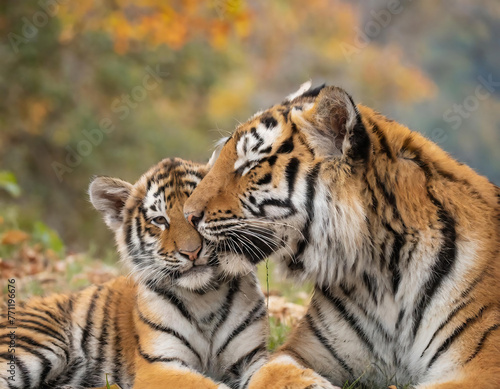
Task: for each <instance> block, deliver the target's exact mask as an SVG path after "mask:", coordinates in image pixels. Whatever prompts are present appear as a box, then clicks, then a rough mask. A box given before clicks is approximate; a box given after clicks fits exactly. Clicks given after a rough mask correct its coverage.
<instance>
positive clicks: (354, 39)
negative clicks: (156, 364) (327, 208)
mask: <svg viewBox="0 0 500 389" xmlns="http://www.w3.org/2000/svg"><path fill="white" fill-rule="evenodd" d="M389 3H391V4H393V5H394V4H395V3H394V2H389ZM389 3H388V2H386V1H382V0H372V1H368V2H365V1H361V0H359V1H350V2H347V1H340V0H311V1H308V2H307V3H304V2H301V1H299V0H292V1H284V0H277V1H264V0H257V1H252V2H246V1H243V0H209V1H201V0H171V1H158V0H144V1H141V2H134V1H131V0H103V1H100V2H96V1H91V0H79V1H68V0H24V1H15V0H6V1H3V2H2V3H1V4H0V35H1V36H2V40H1V42H0V56H1V61H0V94H1V96H2V98H1V99H0V169H3V170H4V171H5V173H4V174H5V175H6V176H5V177H7V176H8V177H7V179H5V180H4V181H3V182H4V186H3V187H2V186H1V185H2V184H1V182H2V179H1V174H2V173H0V216H1V217H2V218H3V219H2V220H4V227H3V230H2V232H1V233H2V235H1V236H0V239H2V240H3V243H2V245H3V246H6V245H7V246H8V245H9V243H8V242H9V241H12V240H16V239H18V240H19V242H17V243H16V244H14V246H15V247H17V250H18V251H16V252H17V254H15V253H14V252H10V251H9V250H4V251H2V253H1V254H0V255H2V256H3V257H4V259H5V256H10V257H11V259H12V258H13V256H15V255H20V256H21V257H22V258H21V257H19V260H20V261H25V262H26V261H27V263H29V261H30V259H29V258H31V257H33V255H31V254H29V253H26V250H25V251H23V250H24V249H23V248H22V247H23V245H27V246H29V247H33V245H32V244H31V243H30V242H31V239H32V237H33V236H34V235H33V234H34V231H35V230H36V227H35V226H36V225H38V226H39V228H41V227H40V225H43V226H45V227H46V228H47V229H48V230H47V231H49V230H50V231H52V233H53V234H55V235H56V236H60V237H61V242H64V246H65V247H66V248H67V250H66V253H71V252H74V251H87V250H88V247H89V246H92V247H94V248H95V252H97V253H99V254H102V253H105V252H106V250H108V249H112V244H111V240H112V237H111V234H110V233H109V232H106V230H105V227H104V225H103V223H102V222H101V221H100V220H99V217H98V215H97V213H96V212H94V211H93V209H92V208H91V206H90V204H89V202H88V199H87V195H86V189H87V185H88V182H89V179H90V177H91V176H92V175H94V174H106V175H111V176H118V177H121V178H123V179H126V180H129V181H135V180H136V179H137V178H138V177H139V175H140V174H141V173H142V172H144V171H145V170H146V169H147V168H148V167H149V166H150V165H152V164H154V163H156V162H157V161H158V160H160V159H161V158H164V157H166V156H180V157H184V158H188V159H195V160H198V161H204V160H206V159H207V158H208V157H209V155H210V152H211V146H212V144H213V141H214V140H216V139H217V138H219V137H220V136H221V135H224V134H227V132H229V131H231V130H232V129H233V128H234V127H235V125H236V124H237V123H238V121H244V120H246V118H247V117H249V116H250V115H251V114H252V113H253V112H255V111H256V110H258V109H261V108H265V107H267V106H270V105H272V104H275V103H276V102H279V101H281V100H282V99H283V97H284V96H285V95H287V94H288V93H290V92H293V91H294V90H295V89H296V88H297V87H298V85H299V84H301V83H302V82H304V81H306V80H308V79H310V78H312V79H313V81H314V83H315V84H319V83H321V82H328V83H330V84H336V85H340V86H343V87H345V88H346V89H347V90H348V91H350V92H351V93H352V94H353V96H354V98H355V100H356V101H358V102H361V103H364V104H367V105H370V106H372V107H374V108H376V109H377V110H379V111H381V112H384V113H386V114H388V115H389V116H392V117H393V118H395V119H396V120H399V121H401V122H403V123H405V124H407V125H409V126H410V127H412V128H414V129H415V130H420V131H422V132H423V133H425V134H426V135H427V136H429V137H431V138H433V139H434V140H435V141H436V142H438V143H440V145H441V146H442V147H443V148H445V149H446V150H448V151H450V152H451V153H452V154H453V155H455V156H457V157H458V158H460V159H461V160H462V161H463V162H466V163H469V164H471V165H472V166H473V167H474V168H476V169H478V170H479V171H481V172H482V173H483V174H486V175H488V176H489V177H490V178H491V179H492V180H494V181H495V182H497V183H499V182H500V171H499V170H500V169H499V165H500V154H499V153H498V152H497V151H496V149H497V147H498V145H499V131H498V130H499V127H500V125H499V123H500V117H499V116H498V112H499V111H500V98H499V97H500V88H499V87H498V86H494V87H492V90H491V91H490V96H489V98H487V99H484V100H481V101H480V104H478V106H477V107H476V108H474V109H473V110H471V111H470V112H469V111H467V112H466V114H467V115H468V116H465V115H464V116H463V117H462V118H461V122H460V123H458V122H457V121H456V120H455V121H454V122H450V121H447V120H446V118H447V117H449V116H446V113H447V112H448V111H449V110H452V113H453V114H454V115H455V114H456V113H455V112H454V111H453V109H454V108H453V107H454V104H463V103H464V102H465V99H467V97H468V96H470V95H473V94H474V90H475V88H476V86H477V85H478V83H479V81H478V77H480V76H483V77H486V78H487V77H489V76H491V77H492V79H493V80H496V81H495V82H497V81H500V73H499V72H500V71H499V69H500V66H498V65H499V64H500V50H499V47H498V44H499V42H498V36H499V34H500V26H499V22H498V20H500V9H499V8H500V7H498V4H497V2H495V1H494V0H491V1H486V0H482V1H479V2H473V1H466V0H459V1H454V2H451V1H445V2H434V1H431V0H422V1H420V2H411V1H403V0H402V1H400V2H396V3H397V4H396V5H397V7H396V8H390V7H393V6H390V5H389ZM464 26H467V28H465V27H464ZM457 124H459V125H457ZM16 179H17V181H16ZM9 180H10V181H9ZM13 180H14V181H15V186H13V182H14V181H13ZM13 187H17V188H18V189H19V193H17V194H15V195H13V193H12V190H14V191H16V189H12V188H13ZM9 188H10V189H9ZM6 223H7V224H6ZM37 223H42V224H37ZM0 226H1V225H0ZM22 233H25V234H27V236H26V237H24V236H23V235H22ZM35 235H36V234H35ZM21 238H23V239H24V238H26V240H24V241H23V239H21ZM33 244H35V245H36V243H33ZM40 244H41V243H40ZM61 244H62V243H61ZM37 247H38V246H37ZM47 247H49V248H50V244H49V245H45V246H43V244H42V246H40V247H38V248H34V250H35V251H36V252H37V253H38V254H40V255H41V256H43V257H47V258H49V259H50V258H53V254H52V253H49V252H46V250H47ZM37 250H38V251H37ZM38 254H37V255H38ZM57 255H59V256H60V257H61V258H62V257H63V254H62V253H60V254H56V256H57ZM64 255H65V254H64ZM35 256H36V255H35ZM26 258H28V259H26ZM56 262H57V259H56ZM4 263H5V261H4ZM23 263H24V262H23Z"/></svg>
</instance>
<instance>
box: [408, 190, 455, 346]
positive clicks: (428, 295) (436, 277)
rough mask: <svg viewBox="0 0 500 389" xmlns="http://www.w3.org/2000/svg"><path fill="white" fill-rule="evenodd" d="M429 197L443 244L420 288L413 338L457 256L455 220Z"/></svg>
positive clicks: (438, 203) (432, 197) (437, 202)
mask: <svg viewBox="0 0 500 389" xmlns="http://www.w3.org/2000/svg"><path fill="white" fill-rule="evenodd" d="M429 196H430V198H431V201H432V202H433V203H434V205H435V206H436V207H437V214H438V218H439V220H440V221H441V223H442V225H443V227H442V228H441V233H442V235H443V242H442V244H441V248H440V250H439V254H438V258H437V260H436V261H435V262H434V264H433V265H432V267H431V269H430V271H429V274H430V276H429V279H428V280H427V282H426V283H425V285H424V287H423V288H422V295H421V297H420V301H419V302H418V304H417V306H416V307H415V310H414V316H415V321H414V322H413V337H415V336H416V334H417V331H418V329H419V327H420V323H421V322H422V319H423V316H424V313H425V310H426V308H427V307H428V305H429V304H430V302H431V301H432V299H433V297H434V295H435V294H436V292H437V290H438V289H439V287H440V286H441V284H442V283H443V281H444V279H445V278H446V277H447V276H448V275H449V274H450V273H451V271H452V269H453V267H454V264H455V260H456V255H457V247H456V242H455V241H456V238H457V232H456V230H455V224H456V222H455V219H453V217H452V216H451V215H450V214H449V213H448V212H447V211H446V210H445V209H444V207H443V205H442V204H441V203H440V202H439V201H438V200H437V199H436V198H435V197H434V196H432V194H431V193H430V192H429Z"/></svg>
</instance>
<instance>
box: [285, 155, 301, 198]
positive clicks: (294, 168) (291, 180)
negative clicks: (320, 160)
mask: <svg viewBox="0 0 500 389" xmlns="http://www.w3.org/2000/svg"><path fill="white" fill-rule="evenodd" d="M299 165H300V161H299V159H298V158H292V159H291V160H290V161H289V162H288V164H287V165H286V168H285V177H286V181H287V182H288V196H289V197H291V196H292V193H293V190H294V187H295V180H296V179H297V173H298V171H299Z"/></svg>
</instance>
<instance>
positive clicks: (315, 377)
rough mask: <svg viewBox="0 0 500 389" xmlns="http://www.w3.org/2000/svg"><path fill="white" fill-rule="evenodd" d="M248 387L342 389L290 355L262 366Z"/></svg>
mask: <svg viewBox="0 0 500 389" xmlns="http://www.w3.org/2000/svg"><path fill="white" fill-rule="evenodd" d="M248 389H340V388H339V387H338V386H334V385H332V384H331V383H330V382H328V381H327V380H326V379H325V378H323V377H321V376H320V375H319V374H317V373H315V372H314V371H313V370H311V369H306V368H303V367H301V366H300V365H298V364H297V363H296V362H295V361H294V360H293V359H292V358H290V357H285V356H282V357H278V358H277V359H275V360H273V361H271V362H269V363H267V364H266V365H264V366H262V367H261V368H260V369H259V370H258V371H257V372H256V373H255V375H254V376H253V378H252V380H251V381H250V384H249V385H248Z"/></svg>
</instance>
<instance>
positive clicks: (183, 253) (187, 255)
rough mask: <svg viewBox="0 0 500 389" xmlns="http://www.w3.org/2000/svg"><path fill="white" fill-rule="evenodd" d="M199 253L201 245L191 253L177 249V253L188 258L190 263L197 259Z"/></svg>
mask: <svg viewBox="0 0 500 389" xmlns="http://www.w3.org/2000/svg"><path fill="white" fill-rule="evenodd" d="M200 251H201V245H200V246H199V247H198V248H196V249H194V250H193V251H187V250H181V249H179V253H180V254H181V255H182V256H184V257H186V258H188V259H189V260H190V261H194V260H195V259H196V258H198V254H199V253H200Z"/></svg>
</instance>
